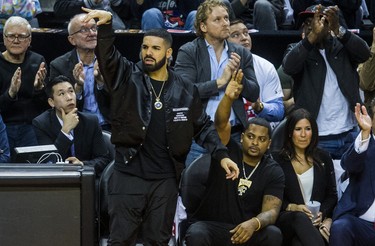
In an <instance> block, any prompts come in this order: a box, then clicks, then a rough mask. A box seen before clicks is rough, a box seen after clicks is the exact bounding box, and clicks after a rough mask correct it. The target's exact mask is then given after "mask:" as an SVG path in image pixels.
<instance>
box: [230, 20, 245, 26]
mask: <svg viewBox="0 0 375 246" xmlns="http://www.w3.org/2000/svg"><path fill="white" fill-rule="evenodd" d="M239 23H242V24H244V25H245V22H244V21H243V20H241V19H234V20H231V21H230V25H231V26H233V25H236V24H239ZM245 26H246V25H245Z"/></svg>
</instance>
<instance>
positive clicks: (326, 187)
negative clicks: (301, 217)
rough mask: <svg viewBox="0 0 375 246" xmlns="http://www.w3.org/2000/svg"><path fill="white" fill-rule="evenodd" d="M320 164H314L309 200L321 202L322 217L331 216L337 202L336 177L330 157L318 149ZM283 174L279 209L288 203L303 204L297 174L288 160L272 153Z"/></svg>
mask: <svg viewBox="0 0 375 246" xmlns="http://www.w3.org/2000/svg"><path fill="white" fill-rule="evenodd" d="M318 153H319V159H320V160H321V165H319V164H314V183H313V190H312V194H311V200H313V201H319V202H320V203H321V206H320V211H321V212H322V214H323V219H324V218H326V217H332V212H333V209H334V208H335V206H336V203H337V190H336V179H335V172H334V168H333V163H332V159H331V157H330V156H329V154H328V153H327V152H325V151H323V150H319V152H318ZM273 156H274V158H275V160H276V162H278V163H279V164H280V166H281V168H282V169H283V171H284V175H285V190H284V199H283V205H282V209H281V210H285V209H286V207H287V206H288V205H289V203H295V204H304V203H305V202H304V199H303V195H302V191H301V189H300V185H299V182H298V178H297V174H296V172H295V171H294V169H293V166H292V164H291V162H290V160H286V159H285V158H283V157H281V156H280V155H278V154H273Z"/></svg>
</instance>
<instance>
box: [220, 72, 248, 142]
mask: <svg viewBox="0 0 375 246" xmlns="http://www.w3.org/2000/svg"><path fill="white" fill-rule="evenodd" d="M242 77H243V73H242V70H241V69H240V70H238V72H235V73H233V75H232V79H231V81H230V82H229V84H228V86H227V88H226V90H225V94H224V96H223V98H222V99H221V101H220V103H219V106H218V107H217V110H216V114H215V127H216V130H217V132H218V134H219V137H220V139H221V142H222V143H223V144H224V145H226V144H227V143H228V142H229V139H230V134H231V132H230V131H231V125H230V123H229V116H230V111H231V107H232V104H233V102H234V101H235V100H237V99H238V97H239V95H240V93H241V92H242V88H243V85H242V83H241V81H242Z"/></svg>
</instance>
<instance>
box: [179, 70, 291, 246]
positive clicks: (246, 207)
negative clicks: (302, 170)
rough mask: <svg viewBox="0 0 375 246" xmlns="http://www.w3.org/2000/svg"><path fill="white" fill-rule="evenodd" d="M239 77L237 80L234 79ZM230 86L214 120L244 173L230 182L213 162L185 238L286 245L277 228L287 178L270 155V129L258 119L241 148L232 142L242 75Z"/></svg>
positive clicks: (191, 241) (199, 241) (201, 242)
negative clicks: (233, 108)
mask: <svg viewBox="0 0 375 246" xmlns="http://www.w3.org/2000/svg"><path fill="white" fill-rule="evenodd" d="M234 77H235V76H233V78H234ZM235 78H236V79H235V80H233V79H232V80H231V81H230V82H229V84H228V86H227V88H226V91H225V95H224V97H223V98H222V99H221V101H220V104H219V107H218V109H217V111H216V115H215V126H216V129H217V131H218V133H219V136H220V138H221V141H222V143H223V144H226V146H227V147H228V150H229V156H230V157H231V159H232V160H234V161H235V162H237V165H238V167H239V168H240V170H242V173H241V172H240V175H239V177H240V178H239V179H237V180H225V179H224V176H225V173H224V172H223V171H222V170H220V169H218V165H217V164H216V163H215V161H213V163H212V164H211V167H210V173H209V177H208V181H207V190H206V195H205V196H204V197H203V199H202V202H201V204H200V206H199V208H198V209H197V211H196V212H195V213H194V214H193V216H192V218H193V221H196V222H195V223H193V224H192V225H191V226H190V227H189V229H188V231H187V235H186V241H187V245H194V246H199V245H212V246H218V245H231V244H241V245H253V246H254V245H275V246H277V245H281V242H282V235H281V231H280V230H279V229H278V228H277V227H276V226H274V225H273V224H274V223H275V221H276V219H277V216H278V214H279V210H280V207H281V203H282V198H283V192H284V173H283V171H282V169H281V167H280V166H279V165H278V164H277V163H276V162H275V161H274V160H273V159H272V158H271V157H270V156H269V155H267V154H265V153H266V151H267V150H268V148H269V147H270V144H271V137H270V136H271V127H270V124H269V123H268V122H267V121H266V120H265V119H263V118H259V117H257V118H253V119H251V120H250V121H249V125H248V126H247V127H246V128H245V131H244V132H243V133H242V134H241V145H242V146H240V145H239V144H238V143H237V142H236V141H234V140H233V139H231V126H230V123H229V115H230V108H231V106H232V104H233V102H234V101H235V100H236V99H237V98H238V96H239V94H240V92H241V90H242V85H241V83H239V82H240V81H241V79H242V72H241V70H239V75H238V76H237V77H235Z"/></svg>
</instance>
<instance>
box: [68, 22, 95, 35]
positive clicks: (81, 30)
mask: <svg viewBox="0 0 375 246" xmlns="http://www.w3.org/2000/svg"><path fill="white" fill-rule="evenodd" d="M90 31H92V32H97V31H98V27H97V26H96V25H94V26H92V27H81V29H79V30H78V31H76V32H73V33H72V34H70V36H72V35H74V34H77V33H82V34H84V35H87V34H89V33H90Z"/></svg>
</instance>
